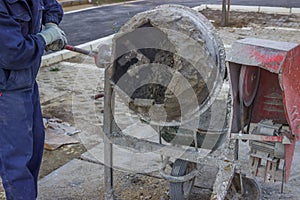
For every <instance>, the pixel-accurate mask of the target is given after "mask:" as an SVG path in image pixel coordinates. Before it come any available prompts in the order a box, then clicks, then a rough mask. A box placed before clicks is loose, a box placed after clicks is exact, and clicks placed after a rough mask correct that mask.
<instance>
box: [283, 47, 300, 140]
mask: <svg viewBox="0 0 300 200" xmlns="http://www.w3.org/2000/svg"><path fill="white" fill-rule="evenodd" d="M282 86H283V91H284V93H283V98H284V105H285V109H286V115H287V118H288V121H289V124H290V127H291V129H292V132H293V133H294V134H295V135H296V138H297V139H298V140H300V46H298V47H297V48H295V49H293V50H291V51H289V52H288V56H287V58H286V61H285V63H284V64H283V69H282Z"/></svg>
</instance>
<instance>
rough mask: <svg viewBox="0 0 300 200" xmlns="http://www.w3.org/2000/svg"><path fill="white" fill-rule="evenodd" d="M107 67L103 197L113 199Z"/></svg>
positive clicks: (109, 95)
mask: <svg viewBox="0 0 300 200" xmlns="http://www.w3.org/2000/svg"><path fill="white" fill-rule="evenodd" d="M108 73H109V68H108V69H106V70H105V87H104V88H105V93H104V127H103V129H104V138H103V141H104V165H105V166H104V187H105V191H104V199H105V200H113V198H114V194H113V148H112V147H113V145H112V143H111V141H110V140H109V138H110V136H111V135H112V131H113V130H112V128H113V127H112V124H113V107H114V101H115V99H114V98H113V97H114V95H112V93H113V86H112V85H111V83H110V79H109V74H108Z"/></svg>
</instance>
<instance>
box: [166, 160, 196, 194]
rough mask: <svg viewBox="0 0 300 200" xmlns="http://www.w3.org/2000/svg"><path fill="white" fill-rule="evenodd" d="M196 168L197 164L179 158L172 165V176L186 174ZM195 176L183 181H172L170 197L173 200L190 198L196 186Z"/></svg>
mask: <svg viewBox="0 0 300 200" xmlns="http://www.w3.org/2000/svg"><path fill="white" fill-rule="evenodd" d="M195 168H196V164H195V163H192V162H188V161H185V160H181V159H177V160H176V161H175V162H174V164H173V167H172V171H171V175H172V176H184V175H186V174H188V173H189V172H191V171H192V170H193V169H195ZM194 182H195V178H193V179H191V180H189V181H187V182H182V183H174V182H171V183H170V197H171V199H172V200H185V199H188V197H189V195H190V193H191V191H192V188H193V186H194Z"/></svg>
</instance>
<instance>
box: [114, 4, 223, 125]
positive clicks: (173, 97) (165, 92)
mask: <svg viewBox="0 0 300 200" xmlns="http://www.w3.org/2000/svg"><path fill="white" fill-rule="evenodd" d="M151 35H152V37H151ZM143 38H144V40H145V41H143ZM120 44H121V46H120ZM120 47H121V48H120ZM112 49H113V52H112V53H113V62H112V63H113V65H112V68H111V69H110V70H111V71H110V78H111V79H112V80H113V82H114V83H115V84H116V85H117V86H118V87H119V88H120V89H121V90H122V91H123V92H125V93H127V95H129V96H130V97H131V98H133V99H134V98H148V99H154V102H155V104H156V105H157V106H158V107H159V105H161V106H162V107H163V108H164V109H165V111H166V113H167V114H166V121H167V122H176V121H177V122H178V121H180V122H182V121H185V120H189V119H192V118H193V117H194V115H196V116H199V114H201V113H204V112H205V110H207V109H208V108H209V106H210V105H211V103H212V102H213V101H214V99H215V97H216V96H217V93H218V92H219V90H220V89H221V86H222V81H223V78H224V74H225V50H224V47H223V44H222V42H221V40H220V38H219V37H218V36H217V35H216V33H215V30H214V27H213V26H212V24H211V23H210V22H209V21H208V19H206V18H205V17H204V16H203V15H202V14H200V13H198V12H196V11H194V10H192V9H190V8H187V7H183V6H178V5H163V6H158V7H156V8H155V9H153V10H149V11H146V12H143V13H139V14H137V15H136V16H134V17H133V18H131V19H130V20H129V21H128V22H127V23H126V24H125V25H124V26H123V27H122V28H121V29H120V30H119V32H118V33H117V34H116V35H115V37H114V38H113V48H112ZM141 49H143V50H141ZM149 49H152V50H149ZM153 49H155V50H154V51H153ZM132 60H135V62H134V63H130V62H128V61H132ZM153 63H155V67H153ZM150 65H151V66H152V67H149V66H150ZM125 66H126V67H127V69H125V70H123V72H122V70H121V69H120V68H122V67H123V68H124V67H125ZM147 67H148V69H147ZM158 68H160V70H163V73H162V72H161V71H159V72H156V71H155V70H156V69H158ZM145 69H147V70H148V71H147V70H145ZM139 70H144V71H145V72H144V73H142V74H144V75H141V74H139ZM120 71H121V73H120ZM122 73H123V74H122ZM124 73H126V75H127V76H128V77H130V76H132V80H133V79H136V75H137V74H139V76H141V77H138V81H140V82H139V83H138V84H140V85H143V84H146V83H149V82H152V83H162V85H166V86H167V87H160V86H159V85H156V84H152V85H151V86H150V87H144V88H136V87H137V86H136V84H137V82H135V81H132V82H126V81H125V82H126V83H127V85H125V82H122V81H120V80H121V79H122V76H123V75H124ZM119 81H120V82H119ZM118 82H119V84H118ZM128 84H129V85H128ZM130 84H132V85H130ZM133 90H134V91H133ZM188 96H192V97H191V98H187V97H188ZM195 98H196V101H197V102H196V103H197V106H198V107H197V108H196V107H195V105H194V104H193V103H195V102H194V99H195ZM130 107H131V109H132V110H135V111H137V112H139V113H140V114H141V113H144V114H145V116H146V115H148V114H149V109H150V108H149V107H143V108H141V107H140V106H136V105H134V104H131V105H130ZM154 110H155V109H154ZM150 118H151V119H150V120H152V121H155V120H160V119H158V118H159V117H157V119H155V117H154V116H152V117H151V116H150ZM174 124H175V123H174Z"/></svg>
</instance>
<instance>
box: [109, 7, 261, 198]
mask: <svg viewBox="0 0 300 200" xmlns="http://www.w3.org/2000/svg"><path fill="white" fill-rule="evenodd" d="M225 75H226V65H225V50H224V47H223V44H222V42H221V40H220V39H219V37H218V36H217V35H216V33H215V31H214V28H213V26H212V25H211V23H210V22H209V21H208V20H207V19H206V18H205V17H204V16H203V15H202V14H200V13H198V12H196V11H194V10H192V9H190V8H187V7H183V6H178V5H163V6H159V7H156V8H155V9H153V10H149V11H146V12H143V13H139V14H137V15H136V16H134V17H133V18H132V19H130V20H129V21H128V22H127V23H126V24H125V25H124V26H123V27H122V28H121V29H120V30H119V32H118V33H116V35H115V36H114V38H113V45H112V64H111V66H110V67H108V68H107V69H106V72H105V106H104V107H105V110H104V132H105V138H104V144H105V155H104V160H105V165H106V166H105V186H106V188H105V199H113V181H112V180H113V178H112V177H113V167H112V166H113V163H112V160H113V159H112V156H113V154H112V145H113V144H114V145H118V146H121V147H124V148H130V149H133V150H135V151H138V152H141V153H143V152H155V153H158V154H160V155H161V156H162V167H161V168H160V174H161V176H162V177H163V178H164V179H166V180H168V181H169V182H170V197H171V199H180V200H182V199H188V198H189V195H190V193H191V190H192V188H193V186H194V183H195V179H196V177H201V176H203V175H204V174H205V172H203V169H204V168H205V167H204V166H205V165H212V166H217V168H218V172H217V175H216V178H215V179H216V180H215V184H214V186H213V188H212V190H213V192H212V195H211V198H212V199H224V198H225V197H226V193H227V190H228V189H229V188H230V185H232V181H231V180H234V174H235V172H236V168H235V164H234V156H233V155H234V149H235V144H233V143H232V142H231V140H230V139H228V134H227V133H229V131H230V128H229V126H230V124H231V112H230V108H231V101H230V98H229V97H230V95H228V94H229V92H228V90H224V88H223V89H222V87H223V85H224V84H223V83H224V80H225V78H226V76H225ZM224 91H225V92H224ZM116 96H117V97H118V98H120V99H122V102H123V103H124V104H125V105H127V106H128V108H129V109H130V110H131V112H133V113H134V114H135V115H137V116H138V118H139V119H140V120H141V121H142V122H143V123H146V124H149V126H151V127H153V129H155V130H156V131H157V136H158V137H157V138H158V139H157V141H156V142H155V141H148V140H144V139H139V138H137V137H134V136H132V135H130V134H125V133H124V132H123V130H122V128H121V127H120V126H119V125H118V123H117V122H116V120H115V113H114V109H115V98H116ZM142 131H143V130H141V132H142ZM168 167H171V172H170V173H169V172H168V170H167V168H168ZM238 180H239V179H238ZM241 180H242V178H241ZM243 180H244V183H246V182H249V181H248V180H247V179H243ZM239 183H240V182H239ZM251 184H252V185H254V186H255V183H252V182H251V181H250V185H251ZM250 189H251V187H250ZM250 193H252V194H254V193H255V192H250ZM248 194H249V192H248ZM258 196H259V194H257V195H256V196H254V198H252V199H257V198H259V197H258Z"/></svg>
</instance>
